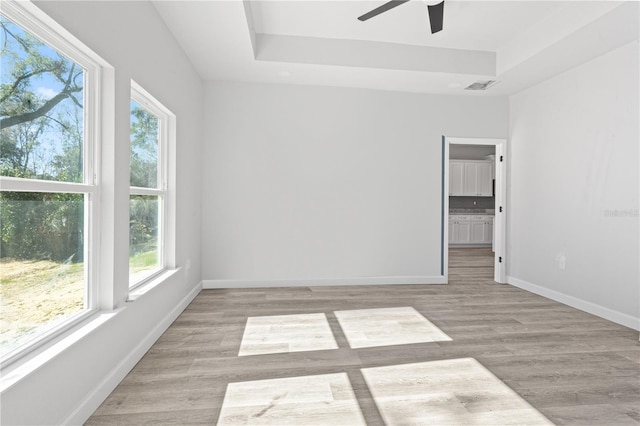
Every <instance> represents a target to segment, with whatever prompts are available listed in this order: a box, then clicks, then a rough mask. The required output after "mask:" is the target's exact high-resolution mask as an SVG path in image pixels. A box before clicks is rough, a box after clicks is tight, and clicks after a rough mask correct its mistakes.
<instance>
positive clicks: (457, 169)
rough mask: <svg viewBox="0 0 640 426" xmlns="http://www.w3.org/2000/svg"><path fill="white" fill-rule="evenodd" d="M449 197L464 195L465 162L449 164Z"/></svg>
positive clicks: (451, 162)
mask: <svg viewBox="0 0 640 426" xmlns="http://www.w3.org/2000/svg"><path fill="white" fill-rule="evenodd" d="M449 195H464V162H462V161H453V160H452V161H450V162H449Z"/></svg>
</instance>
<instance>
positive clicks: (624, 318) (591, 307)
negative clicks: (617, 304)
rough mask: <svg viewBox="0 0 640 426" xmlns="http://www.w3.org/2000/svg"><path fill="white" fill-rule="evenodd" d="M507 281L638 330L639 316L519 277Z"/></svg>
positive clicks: (639, 326)
mask: <svg viewBox="0 0 640 426" xmlns="http://www.w3.org/2000/svg"><path fill="white" fill-rule="evenodd" d="M507 283H509V284H511V285H512V286H514V287H518V288H521V289H523V290H527V291H530V292H531V293H535V294H537V295H540V296H543V297H546V298H547V299H551V300H555V301H556V302H560V303H562V304H564V305H568V306H571V307H572V308H576V309H580V310H581V311H584V312H587V313H589V314H592V315H595V316H598V317H600V318H604V319H606V320H609V321H612V322H615V323H616V324H620V325H624V326H625V327H629V328H632V329H634V330H638V331H640V318H636V317H633V316H631V315H628V314H623V313H622V312H618V311H614V310H613V309H609V308H606V307H604V306H601V305H598V304H595V303H592V302H587V301H586V300H582V299H578V298H577V297H574V296H569V295H567V294H564V293H560V292H558V291H555V290H551V289H548V288H546V287H542V286H539V285H537V284H532V283H530V282H527V281H524V280H521V279H519V278H515V277H507Z"/></svg>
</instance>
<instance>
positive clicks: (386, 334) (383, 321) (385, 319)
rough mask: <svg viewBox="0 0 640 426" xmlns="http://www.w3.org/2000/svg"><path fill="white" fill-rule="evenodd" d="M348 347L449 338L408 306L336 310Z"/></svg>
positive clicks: (447, 339) (388, 344) (439, 340)
mask: <svg viewBox="0 0 640 426" xmlns="http://www.w3.org/2000/svg"><path fill="white" fill-rule="evenodd" d="M335 315H336V318H338V322H339V323H340V327H342V331H343V332H344V335H345V337H346V338H347V340H348V341H349V345H350V346H351V348H353V349H356V348H371V347H376V346H391V345H404V344H409V343H428V342H441V341H450V340H451V338H450V337H449V336H447V335H446V334H445V333H443V332H442V331H441V330H440V329H439V328H438V327H436V326H435V325H433V324H432V323H431V322H430V321H429V320H428V319H426V318H425V317H424V316H422V315H421V314H420V313H419V312H418V311H416V310H415V309H414V308H411V307H400V308H380V309H358V310H353V311H335Z"/></svg>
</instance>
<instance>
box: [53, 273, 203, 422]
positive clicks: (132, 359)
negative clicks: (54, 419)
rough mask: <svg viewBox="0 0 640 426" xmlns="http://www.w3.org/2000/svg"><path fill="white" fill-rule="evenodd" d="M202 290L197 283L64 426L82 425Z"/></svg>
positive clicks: (78, 407)
mask: <svg viewBox="0 0 640 426" xmlns="http://www.w3.org/2000/svg"><path fill="white" fill-rule="evenodd" d="M201 290H202V282H200V283H198V284H197V285H196V286H195V287H194V288H193V289H192V290H191V291H190V292H189V293H188V294H187V295H186V296H185V297H184V298H183V299H182V300H181V301H180V303H178V305H176V307H175V308H173V309H172V310H171V312H169V313H168V314H167V315H166V316H165V317H164V318H163V319H162V320H161V321H160V322H159V323H158V325H156V326H155V327H154V328H153V329H152V330H151V331H150V332H149V333H148V334H147V335H146V336H145V338H144V339H142V341H141V342H140V343H139V344H138V345H137V346H136V347H135V348H133V350H131V352H129V355H128V356H127V357H126V358H124V359H123V360H122V361H121V362H120V363H119V364H118V365H116V366H115V367H114V368H113V369H112V370H111V372H110V373H109V374H107V376H106V377H105V378H104V379H103V380H102V381H101V382H100V383H99V384H98V385H97V386H96V387H95V388H94V390H93V391H92V392H90V393H89V394H88V395H87V396H86V397H85V398H84V400H82V401H81V402H80V403H79V404H78V406H77V407H76V409H75V410H73V411H72V412H71V414H70V415H69V416H68V417H67V418H66V419H65V420H64V421H63V422H62V424H65V425H75V424H84V423H85V422H86V421H87V420H88V419H89V417H90V416H91V415H92V414H93V413H94V412H95V410H97V409H98V407H99V406H100V404H102V402H103V401H104V400H105V399H107V397H108V396H109V394H111V392H113V390H114V389H115V388H116V386H118V384H119V383H120V382H121V381H122V379H124V378H125V376H126V375H127V374H128V373H129V371H131V369H132V368H133V367H135V365H136V364H137V363H138V361H140V359H142V357H143V356H144V354H145V353H147V351H148V350H149V348H151V346H153V344H154V343H155V342H156V340H158V338H160V336H161V335H162V333H164V332H165V331H166V330H167V328H169V326H170V325H171V324H172V323H173V322H174V321H175V320H176V318H178V316H179V315H180V314H181V313H182V311H184V310H185V309H186V307H187V306H188V305H189V303H191V301H193V299H195V297H196V296H197V295H198V293H200V291H201Z"/></svg>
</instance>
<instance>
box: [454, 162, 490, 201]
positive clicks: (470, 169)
mask: <svg viewBox="0 0 640 426" xmlns="http://www.w3.org/2000/svg"><path fill="white" fill-rule="evenodd" d="M462 193H463V194H464V195H465V196H467V197H491V196H492V195H493V182H492V179H491V163H490V162H489V161H474V162H471V161H467V162H465V163H464V188H463V191H462Z"/></svg>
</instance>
